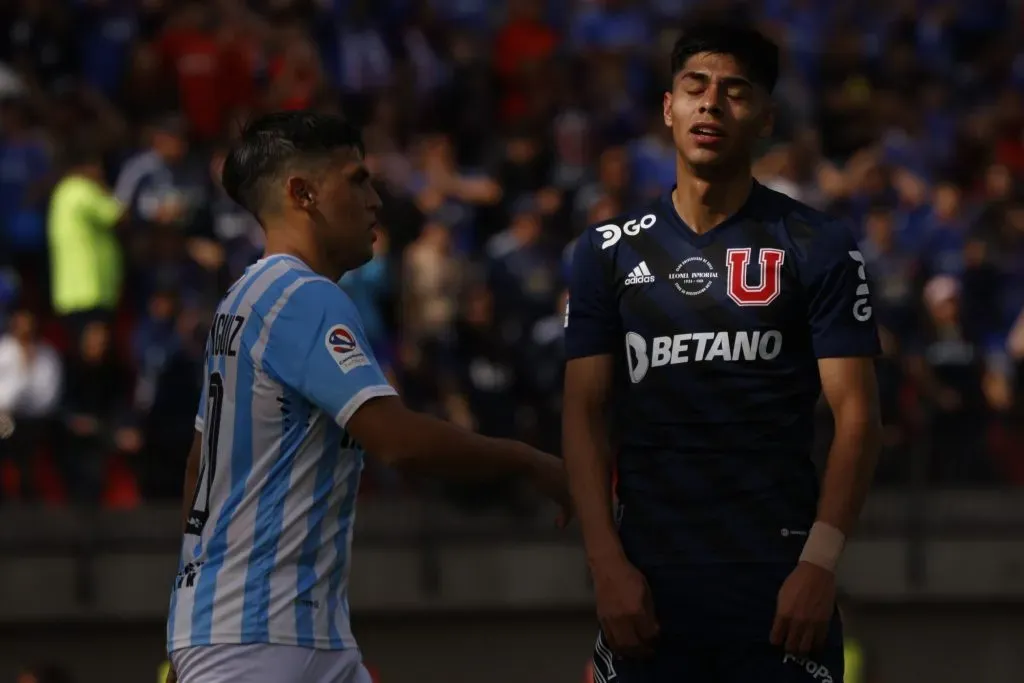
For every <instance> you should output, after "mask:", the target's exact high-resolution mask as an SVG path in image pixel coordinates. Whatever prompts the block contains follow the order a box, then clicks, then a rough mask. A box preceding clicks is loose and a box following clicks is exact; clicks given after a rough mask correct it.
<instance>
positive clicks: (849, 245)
mask: <svg viewBox="0 0 1024 683" xmlns="http://www.w3.org/2000/svg"><path fill="white" fill-rule="evenodd" d="M808 256H809V258H808V262H807V263H806V264H804V267H805V268H806V271H805V272H806V273H807V281H806V282H805V286H806V288H807V296H808V298H807V300H808V322H809V324H810V328H811V335H812V342H813V345H814V351H815V354H816V355H817V357H818V371H819V375H820V376H821V387H822V393H823V394H824V396H825V400H826V401H827V402H828V404H829V407H830V408H831V410H832V415H833V419H834V421H835V437H834V438H833V440H832V447H831V450H830V451H829V456H828V461H827V464H826V469H825V477H824V482H823V484H822V490H821V496H820V498H819V501H818V516H817V520H816V522H815V524H814V526H813V527H812V528H811V533H810V535H809V536H808V540H807V545H806V547H805V550H804V554H803V556H802V557H801V559H804V560H807V561H811V562H813V563H815V564H818V565H821V566H823V567H824V568H826V569H828V570H830V571H833V570H834V569H835V565H836V563H837V562H838V561H839V554H840V553H841V551H842V548H843V545H844V543H845V540H846V538H847V537H848V536H849V534H850V533H851V532H852V531H853V527H854V525H855V523H856V520H857V518H858V517H859V515H860V510H861V507H862V506H863V504H864V499H865V498H866V496H867V490H868V487H869V486H870V485H871V480H872V479H873V477H874V471H875V465H876V463H877V461H878V451H879V448H880V446H881V433H882V423H881V416H880V412H879V404H878V385H877V380H876V377H875V365H874V359H875V357H877V356H878V355H879V354H880V353H881V345H880V343H879V338H878V329H877V326H876V325H875V320H874V316H873V311H872V307H871V291H870V286H869V283H868V278H867V273H866V271H865V267H864V258H863V256H862V255H861V253H860V251H859V250H858V249H857V246H856V244H855V242H854V240H853V236H852V234H851V233H850V231H849V230H848V229H846V227H845V226H842V225H832V226H825V227H824V228H823V229H822V234H821V236H820V237H819V239H818V240H816V243H815V244H814V245H813V246H812V248H811V249H810V251H809V254H808Z"/></svg>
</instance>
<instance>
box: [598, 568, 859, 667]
mask: <svg viewBox="0 0 1024 683" xmlns="http://www.w3.org/2000/svg"><path fill="white" fill-rule="evenodd" d="M788 572H789V568H784V567H742V568H736V567H729V568H723V567H709V568H691V569H687V570H684V571H680V570H673V571H671V572H664V573H661V572H650V571H647V572H645V575H646V576H647V580H648V583H649V584H650V585H651V593H652V596H653V598H654V603H655V611H656V613H657V616H658V621H659V624H660V626H661V630H660V633H659V635H658V640H657V641H656V643H655V646H654V653H653V655H652V656H651V657H649V658H645V659H635V660H634V659H625V658H621V657H617V656H615V655H614V654H613V653H612V651H611V649H610V648H609V647H608V644H607V642H606V641H605V639H604V635H603V634H601V633H598V637H597V642H596V644H595V646H594V681H595V683H752V682H755V681H756V683H842V681H843V668H844V664H845V663H844V652H843V627H842V621H841V619H840V617H839V613H838V611H836V613H835V614H834V616H833V618H832V624H831V626H830V628H829V633H828V638H827V640H826V642H825V645H824V646H823V647H822V648H821V649H820V650H818V651H815V652H813V653H811V654H810V655H808V656H807V657H794V656H792V655H787V654H786V653H785V652H783V650H782V649H781V648H779V647H776V646H774V645H772V644H771V642H770V640H769V638H770V635H771V627H772V622H773V621H774V618H775V601H776V596H777V595H778V590H779V588H780V587H781V585H782V581H784V580H785V577H786V576H787V575H788Z"/></svg>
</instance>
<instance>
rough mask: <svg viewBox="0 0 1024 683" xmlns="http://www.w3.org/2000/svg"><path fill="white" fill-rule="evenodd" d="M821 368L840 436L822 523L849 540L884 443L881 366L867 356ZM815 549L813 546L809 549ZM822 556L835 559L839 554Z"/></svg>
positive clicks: (825, 486) (829, 468)
mask: <svg viewBox="0 0 1024 683" xmlns="http://www.w3.org/2000/svg"><path fill="white" fill-rule="evenodd" d="M818 369H819V373H820V374H821V389H822V393H823V394H824V396H825V400H826V401H827V402H828V405H829V407H830V408H831V409H832V417H833V419H834V421H835V436H834V438H833V440H832V447H831V449H830V450H829V454H828V462H827V465H826V468H825V477H824V481H823V483H822V488H821V497H820V499H819V502H818V516H817V520H816V522H817V523H820V524H822V525H827V526H828V527H831V528H834V529H837V530H838V531H839V532H840V533H841V534H842V535H843V538H844V539H845V538H847V537H849V535H850V534H851V533H852V532H853V528H854V526H855V525H856V522H857V518H858V517H859V516H860V511H861V508H862V507H863V506H864V499H865V498H866V497H867V493H868V488H869V487H870V486H871V480H872V479H873V477H874V473H875V465H876V464H877V462H878V452H879V449H880V447H881V435H882V421H881V417H880V412H879V407H878V384H877V380H876V378H875V365H874V360H873V359H872V358H865V357H860V358H857V357H852V358H851V357H846V358H821V359H819V360H818ZM809 546H810V544H809ZM813 551H814V549H813V548H811V547H808V548H807V552H813ZM818 560H819V561H824V562H835V561H836V560H838V557H837V558H835V559H832V558H831V557H824V558H818Z"/></svg>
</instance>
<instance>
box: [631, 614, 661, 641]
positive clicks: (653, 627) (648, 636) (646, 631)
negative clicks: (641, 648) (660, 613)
mask: <svg viewBox="0 0 1024 683" xmlns="http://www.w3.org/2000/svg"><path fill="white" fill-rule="evenodd" d="M633 623H634V628H635V629H636V632H637V635H639V636H640V638H641V639H642V640H643V641H644V642H650V641H652V640H654V639H655V638H656V637H657V636H658V631H660V630H661V625H660V624H659V623H658V617H656V616H655V614H654V610H653V609H651V608H647V609H645V610H644V611H643V612H641V613H640V614H638V615H637V617H636V619H635V620H634V622H633Z"/></svg>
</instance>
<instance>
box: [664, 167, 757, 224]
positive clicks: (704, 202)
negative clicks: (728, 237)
mask: <svg viewBox="0 0 1024 683" xmlns="http://www.w3.org/2000/svg"><path fill="white" fill-rule="evenodd" d="M753 187H754V178H753V176H752V175H751V173H750V169H745V170H744V171H743V172H741V173H737V174H735V175H734V176H732V177H728V178H717V179H715V180H707V179H704V178H698V177H696V176H694V175H692V174H690V173H680V172H678V171H677V173H676V189H675V191H673V192H672V205H673V206H674V207H675V209H676V212H677V213H678V214H679V217H680V218H681V219H683V222H684V223H686V225H688V226H689V227H690V229H691V230H693V231H694V232H696V233H698V234H700V233H705V232H707V231H709V230H711V229H712V228H714V227H715V226H716V225H718V224H719V223H721V222H722V221H724V220H725V219H727V218H728V217H729V216H732V215H733V214H734V213H736V212H737V211H739V210H740V209H741V208H742V207H743V205H744V204H745V203H746V201H747V197H749V196H750V191H751V189H752V188H753Z"/></svg>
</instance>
